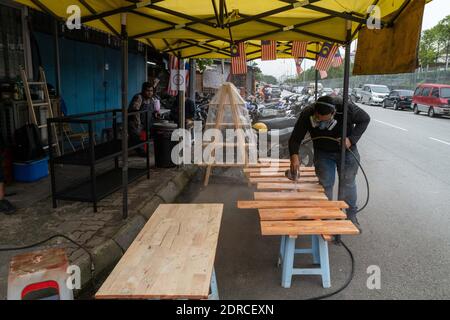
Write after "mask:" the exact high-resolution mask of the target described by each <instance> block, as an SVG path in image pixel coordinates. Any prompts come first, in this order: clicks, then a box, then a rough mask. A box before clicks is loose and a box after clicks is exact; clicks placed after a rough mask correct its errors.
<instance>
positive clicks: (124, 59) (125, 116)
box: [121, 13, 128, 219]
mask: <svg viewBox="0 0 450 320" xmlns="http://www.w3.org/2000/svg"><path fill="white" fill-rule="evenodd" d="M121 20H122V21H121V38H122V124H123V125H122V162H123V163H122V189H123V199H122V200H123V207H122V217H123V219H127V218H128V33H127V14H126V13H122V15H121Z"/></svg>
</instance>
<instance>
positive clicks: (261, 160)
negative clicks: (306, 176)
mask: <svg viewBox="0 0 450 320" xmlns="http://www.w3.org/2000/svg"><path fill="white" fill-rule="evenodd" d="M258 161H259V162H261V163H266V162H271V163H273V162H283V163H291V160H289V159H274V158H259V159H258Z"/></svg>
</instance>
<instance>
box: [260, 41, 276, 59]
mask: <svg viewBox="0 0 450 320" xmlns="http://www.w3.org/2000/svg"><path fill="white" fill-rule="evenodd" d="M276 59H277V42H276V41H275V40H262V41H261V60H263V61H264V60H276Z"/></svg>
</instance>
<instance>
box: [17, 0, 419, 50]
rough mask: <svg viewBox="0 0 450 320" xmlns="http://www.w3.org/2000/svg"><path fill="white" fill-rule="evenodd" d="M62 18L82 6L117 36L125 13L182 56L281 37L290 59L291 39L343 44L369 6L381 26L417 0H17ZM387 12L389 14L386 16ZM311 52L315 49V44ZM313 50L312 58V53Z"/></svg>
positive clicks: (134, 35)
mask: <svg viewBox="0 0 450 320" xmlns="http://www.w3.org/2000/svg"><path fill="white" fill-rule="evenodd" d="M16 1H17V2H19V3H22V4H25V5H28V6H30V7H33V8H35V9H39V10H42V11H46V12H47V13H49V14H52V15H53V16H55V17H58V18H60V19H66V18H67V17H69V15H70V14H68V13H67V8H69V7H70V6H72V5H78V6H79V8H80V9H81V16H82V22H83V23H84V24H86V25H88V26H91V27H94V28H97V29H100V30H103V31H105V32H109V33H113V34H116V35H119V34H120V32H121V14H122V13H127V15H128V19H127V32H128V35H129V37H130V38H131V39H138V40H141V41H144V42H146V43H147V44H149V45H150V46H152V47H154V48H155V49H157V50H160V51H167V52H177V54H181V57H183V58H188V57H196V58H229V57H230V41H231V40H233V41H237V40H241V41H242V40H245V41H249V40H277V41H279V48H278V50H279V51H280V52H279V54H278V57H279V58H289V57H290V55H289V50H290V49H289V47H288V46H287V45H289V42H290V41H292V40H302V41H311V42H317V41H328V42H335V43H337V44H341V45H344V44H345V43H346V41H347V39H346V37H347V33H346V21H351V22H352V26H351V30H352V39H354V38H356V37H357V34H358V32H359V30H360V29H361V27H362V26H364V25H365V23H366V20H367V17H368V16H369V14H368V8H369V7H370V6H371V5H377V6H378V7H379V9H380V12H381V15H382V16H381V20H382V21H381V25H382V26H383V27H385V26H389V25H392V24H393V23H394V22H395V19H396V17H397V14H398V13H399V12H401V11H402V10H403V9H404V8H405V6H406V5H407V4H408V3H409V2H411V1H414V0H339V1H338V0H309V1H307V0H300V1H296V0H258V1H248V0H226V1H224V0H189V1H187V0H153V1H146V0H58V1H55V0H16ZM386 17H389V19H387V18H386ZM259 49H260V46H259V42H255V41H249V42H248V44H247V54H248V59H254V58H257V57H258V56H259V52H258V51H259ZM311 51H316V49H315V45H313V47H312V48H311ZM314 57H315V55H314V54H313V53H311V52H310V54H309V55H308V58H314Z"/></svg>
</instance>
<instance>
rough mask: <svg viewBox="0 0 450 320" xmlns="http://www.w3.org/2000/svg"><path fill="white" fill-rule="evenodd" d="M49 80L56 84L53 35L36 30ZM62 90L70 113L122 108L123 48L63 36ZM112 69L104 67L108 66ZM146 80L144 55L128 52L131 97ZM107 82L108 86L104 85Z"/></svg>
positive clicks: (61, 44) (61, 45)
mask: <svg viewBox="0 0 450 320" xmlns="http://www.w3.org/2000/svg"><path fill="white" fill-rule="evenodd" d="M35 37H36V40H37V42H38V45H39V50H40V53H41V57H42V64H43V66H44V68H45V72H46V76H47V82H49V83H50V84H52V85H53V86H56V85H55V78H56V76H55V55H54V38H53V36H51V35H47V34H43V33H38V32H36V33H35ZM59 45H60V57H61V87H62V88H61V90H62V96H63V98H64V101H65V102H66V105H67V109H68V114H69V115H70V114H77V113H85V112H93V111H102V110H107V109H114V108H121V79H122V78H121V54H120V50H115V49H111V48H105V47H102V46H98V45H94V44H89V43H84V42H78V41H73V40H67V39H60V43H59ZM106 64H108V65H109V70H105V65H106ZM144 81H145V58H144V56H143V55H136V54H131V53H130V55H129V85H128V94H129V100H131V98H132V97H133V95H134V94H136V93H137V92H140V89H141V85H142V83H143V82H144ZM105 84H106V86H105Z"/></svg>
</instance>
